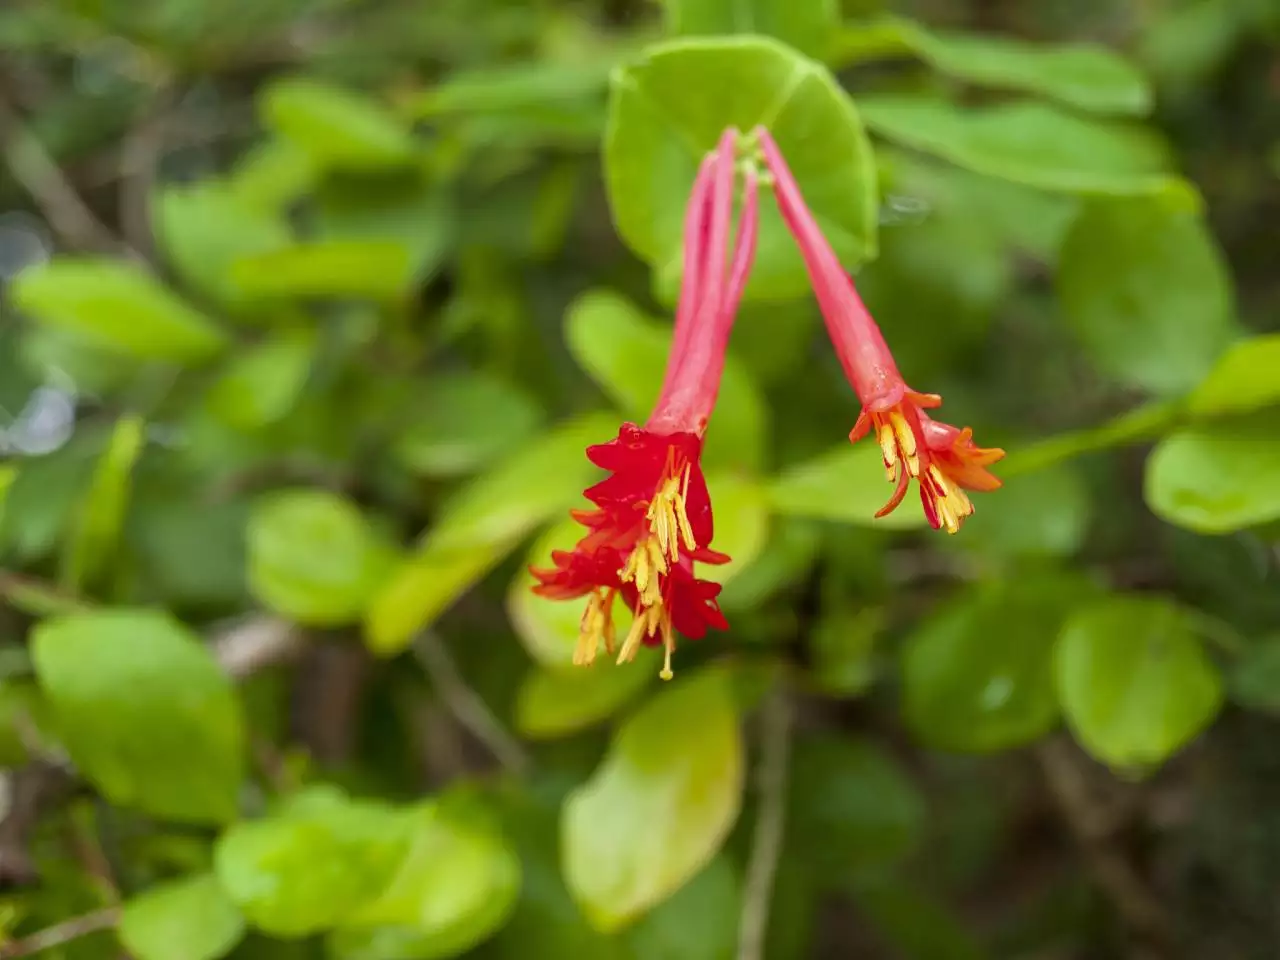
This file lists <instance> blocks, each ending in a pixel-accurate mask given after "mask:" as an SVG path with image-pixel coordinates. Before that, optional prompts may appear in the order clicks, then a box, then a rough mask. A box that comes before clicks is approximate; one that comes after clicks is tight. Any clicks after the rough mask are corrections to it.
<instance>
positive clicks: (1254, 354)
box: [1187, 333, 1280, 417]
mask: <svg viewBox="0 0 1280 960" xmlns="http://www.w3.org/2000/svg"><path fill="white" fill-rule="evenodd" d="M1277 370H1280V333H1270V334H1265V335H1263V336H1259V337H1250V338H1249V339H1247V340H1241V341H1239V342H1237V343H1234V344H1232V345H1231V346H1230V347H1228V348H1227V349H1226V351H1225V352H1224V353H1223V354H1222V356H1220V357H1218V362H1217V363H1215V364H1214V365H1213V367H1212V369H1210V370H1209V374H1208V376H1206V377H1205V378H1204V380H1202V381H1201V382H1200V384H1199V385H1198V386H1197V387H1196V388H1195V389H1194V390H1193V391H1191V396H1190V397H1188V398H1187V409H1188V411H1189V412H1190V413H1191V414H1193V415H1194V416H1198V417H1214V416H1220V415H1222V414H1229V413H1248V412H1250V411H1252V410H1256V409H1258V408H1259V407H1266V406H1271V405H1274V404H1280V376H1277V375H1276V371H1277Z"/></svg>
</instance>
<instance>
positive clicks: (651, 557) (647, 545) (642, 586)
mask: <svg viewBox="0 0 1280 960" xmlns="http://www.w3.org/2000/svg"><path fill="white" fill-rule="evenodd" d="M669 569H670V568H669V567H668V566H667V558H666V556H665V555H664V554H663V552H662V548H661V546H660V545H659V544H658V543H657V542H655V540H654V538H653V537H641V538H640V541H639V542H638V543H637V544H636V545H635V547H634V548H633V549H632V551H631V554H630V556H628V557H627V562H626V564H625V565H624V566H623V568H622V569H621V570H620V571H619V574H620V575H621V577H622V579H623V581H624V582H627V583H635V585H636V589H637V590H639V591H640V598H641V600H642V601H643V602H644V603H645V604H646V605H648V604H651V603H657V602H658V601H659V600H660V599H661V597H662V587H661V584H660V582H659V580H658V577H659V576H661V575H662V574H665V573H666V572H667V571H668V570H669Z"/></svg>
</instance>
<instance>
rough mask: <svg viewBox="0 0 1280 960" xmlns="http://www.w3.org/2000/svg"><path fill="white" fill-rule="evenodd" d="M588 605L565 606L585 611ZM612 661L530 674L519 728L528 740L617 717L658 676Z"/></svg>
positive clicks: (519, 697)
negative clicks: (615, 663) (585, 606)
mask: <svg viewBox="0 0 1280 960" xmlns="http://www.w3.org/2000/svg"><path fill="white" fill-rule="evenodd" d="M583 602H585V601H567V602H565V603H564V605H565V606H568V607H570V608H571V609H573V610H575V611H578V612H579V613H580V612H581V611H580V608H581V606H582V604H583ZM574 633H575V635H576V633H577V631H576V628H575V631H574ZM612 659H613V658H612V657H609V656H603V657H602V658H601V660H602V661H603V662H601V661H597V662H596V663H595V664H593V665H592V666H590V667H574V668H572V669H570V670H547V669H543V668H535V669H533V670H530V671H529V672H528V673H526V674H525V676H524V680H523V681H521V684H520V689H519V691H518V692H517V693H516V705H515V725H516V730H518V731H519V732H520V734H521V735H522V736H525V737H528V738H529V739H551V738H553V737H564V736H568V735H569V734H571V733H577V732H578V731H579V730H582V729H585V728H586V727H589V726H592V725H593V724H596V723H599V722H600V721H602V720H606V719H608V718H609V717H611V716H613V715H614V714H615V713H617V712H618V711H619V710H620V709H621V708H622V707H624V706H626V705H627V704H628V703H629V702H630V701H631V700H632V699H634V698H635V697H636V696H637V695H638V694H639V693H640V691H641V690H642V689H644V687H645V686H646V685H648V683H649V681H650V680H652V679H653V674H652V673H650V672H649V671H647V670H637V669H630V668H628V667H627V666H625V665H624V666H621V667H619V666H616V665H614V664H613V663H611V662H610V661H611V660H612Z"/></svg>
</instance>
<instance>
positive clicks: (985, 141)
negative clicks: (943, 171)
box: [858, 95, 1180, 195]
mask: <svg viewBox="0 0 1280 960" xmlns="http://www.w3.org/2000/svg"><path fill="white" fill-rule="evenodd" d="M858 109H859V111H860V112H861V113H862V117H863V119H864V120H865V121H866V123H867V126H868V127H870V128H871V129H872V130H873V131H874V132H875V133H877V134H879V135H880V136H882V137H884V138H885V139H887V140H893V141H895V142H897V143H900V144H903V145H904V146H908V147H911V148H913V149H916V150H920V151H923V152H924V153H929V154H933V155H934V156H937V157H941V158H942V159H943V160H948V161H950V162H951V163H954V164H956V165H957V166H960V167H965V168H966V169H969V170H972V171H973V172H974V173H981V174H986V175H987V176H991V177H997V178H999V179H1002V180H1012V181H1013V182H1015V183H1023V184H1026V185H1027V186H1031V187H1039V188H1041V189H1043V190H1055V191H1061V192H1064V193H1099V194H1118V195H1128V194H1153V193H1163V192H1165V191H1168V190H1171V189H1173V190H1178V189H1180V186H1179V185H1180V181H1178V180H1177V179H1176V178H1175V177H1173V176H1172V175H1171V174H1170V173H1169V172H1168V157H1167V152H1166V150H1165V149H1164V148H1163V147H1162V145H1161V144H1160V143H1159V142H1158V141H1157V140H1156V139H1155V138H1154V136H1153V135H1152V134H1151V133H1150V132H1149V131H1147V130H1145V129H1143V128H1140V127H1135V126H1128V125H1123V124H1119V123H1113V122H1104V121H1100V120H1089V119H1086V118H1084V117H1079V116H1076V115H1075V114H1072V113H1067V112H1066V111H1064V110H1060V109H1058V108H1056V107H1054V106H1051V105H1050V104H1047V103H1035V102H1014V103H1003V104H998V105H995V106H989V107H977V108H965V107H958V106H955V105H953V104H950V103H947V102H945V101H942V100H937V99H934V98H930V97H911V96H901V95H883V96H873V97H862V98H860V99H859V100H858Z"/></svg>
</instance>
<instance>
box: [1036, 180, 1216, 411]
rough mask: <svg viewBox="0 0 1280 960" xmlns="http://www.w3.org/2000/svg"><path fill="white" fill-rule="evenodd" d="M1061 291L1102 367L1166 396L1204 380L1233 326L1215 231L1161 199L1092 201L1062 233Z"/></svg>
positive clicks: (1076, 328) (1075, 325)
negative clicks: (1213, 232)
mask: <svg viewBox="0 0 1280 960" xmlns="http://www.w3.org/2000/svg"><path fill="white" fill-rule="evenodd" d="M1058 296H1059V297H1060V299H1061V301H1062V309H1063V312H1064V313H1065V315H1066V317H1067V320H1068V321H1069V322H1070V323H1071V326H1072V328H1073V330H1074V331H1075V333H1076V336H1077V337H1078V338H1079V340H1080V342H1081V344H1082V345H1083V346H1084V348H1085V350H1086V351H1087V352H1088V354H1089V356H1090V358H1091V359H1092V360H1093V363H1094V365H1095V366H1096V367H1097V368H1098V369H1099V370H1101V371H1103V372H1104V373H1106V374H1109V375H1110V376H1111V377H1113V378H1115V379H1116V380H1117V381H1119V382H1120V383H1123V384H1125V385H1126V386H1132V387H1138V388H1141V389H1144V390H1147V391H1149V392H1151V393H1155V394H1159V395H1161V396H1177V395H1179V394H1182V393H1185V392H1186V391H1187V390H1189V389H1191V388H1192V387H1194V386H1195V385H1196V384H1197V383H1199V382H1200V381H1201V380H1202V379H1203V378H1204V377H1205V375H1206V374H1207V373H1208V372H1209V370H1210V369H1211V368H1212V366H1213V363H1214V360H1215V359H1216V358H1217V357H1218V355H1219V354H1221V353H1222V351H1223V350H1225V349H1226V347H1227V345H1228V344H1229V343H1230V342H1231V340H1232V339H1234V337H1235V334H1236V326H1235V321H1234V306H1233V304H1232V291H1231V280H1230V277H1229V276H1228V274H1227V268H1226V265H1225V262H1224V260H1223V257H1222V254H1221V253H1220V252H1219V250H1218V249H1217V246H1216V244H1215V242H1214V240H1213V237H1212V236H1211V235H1210V234H1209V232H1208V230H1206V229H1205V225H1204V223H1203V221H1202V220H1201V219H1200V218H1199V216H1198V215H1196V214H1193V213H1188V212H1186V211H1182V210H1176V209H1173V208H1172V207H1171V206H1170V205H1169V204H1168V202H1167V201H1166V200H1164V199H1162V198H1151V197H1148V198H1130V199H1125V200H1093V201H1091V202H1089V203H1088V204H1086V205H1085V207H1084V209H1083V210H1082V211H1081V212H1080V215H1079V217H1077V219H1076V221H1075V223H1074V224H1072V226H1071V229H1070V230H1069V231H1068V232H1067V236H1066V239H1065V240H1064V241H1063V246H1062V254H1061V257H1060V260H1059V267H1058Z"/></svg>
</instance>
